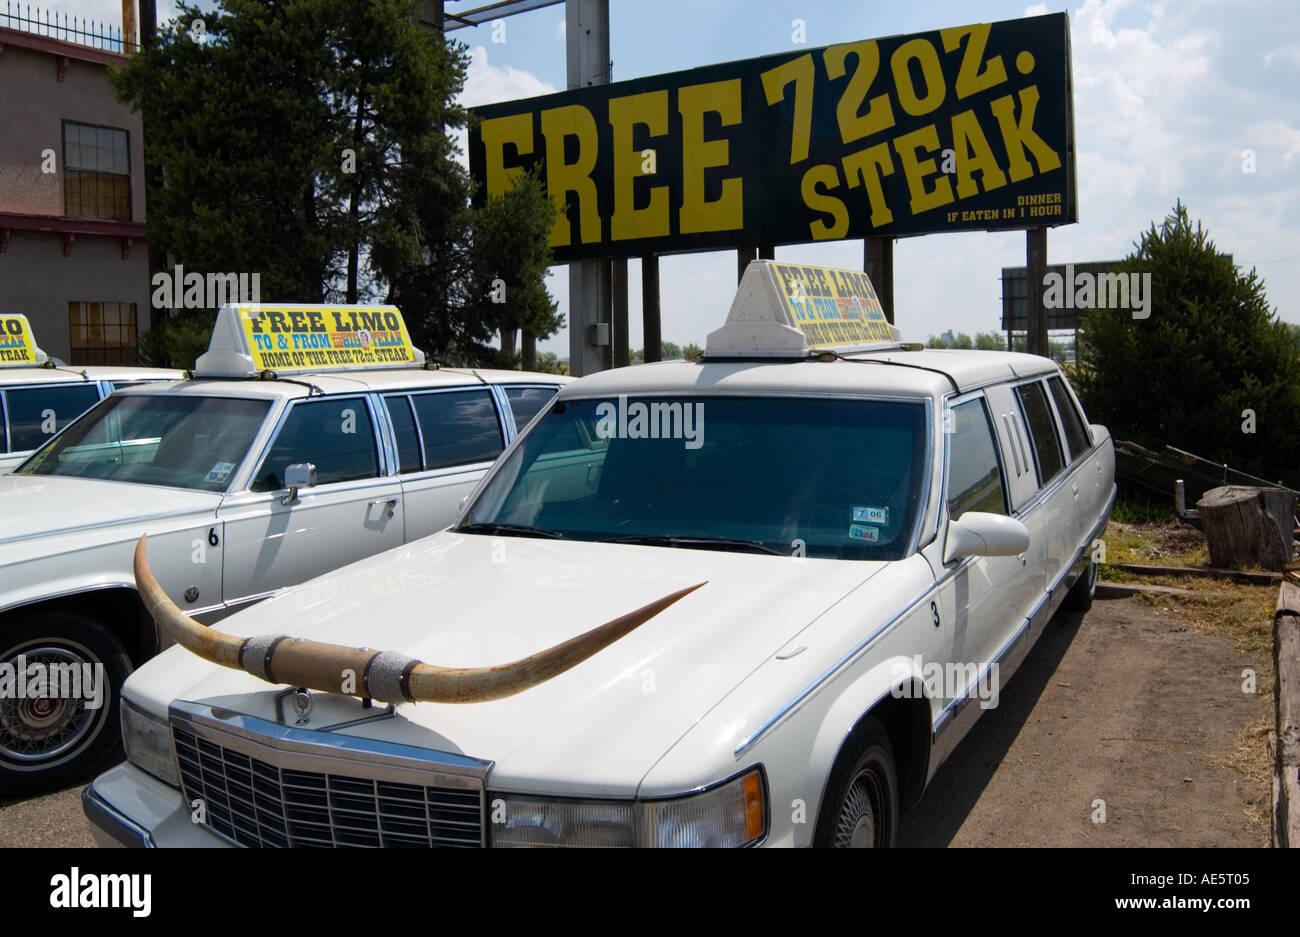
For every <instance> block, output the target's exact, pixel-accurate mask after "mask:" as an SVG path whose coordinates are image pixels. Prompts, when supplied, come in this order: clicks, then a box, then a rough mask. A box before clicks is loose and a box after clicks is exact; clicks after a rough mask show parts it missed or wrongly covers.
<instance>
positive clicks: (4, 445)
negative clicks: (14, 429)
mask: <svg viewBox="0 0 1300 937" xmlns="http://www.w3.org/2000/svg"><path fill="white" fill-rule="evenodd" d="M7 428H8V427H7V426H6V425H5V395H4V394H0V452H10V451H12V450H11V449H10V448H9V446H8V433H7Z"/></svg>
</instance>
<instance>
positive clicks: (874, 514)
mask: <svg viewBox="0 0 1300 937" xmlns="http://www.w3.org/2000/svg"><path fill="white" fill-rule="evenodd" d="M853 519H854V520H855V521H864V522H865V523H868V524H888V523H889V508H860V507H854V508H853Z"/></svg>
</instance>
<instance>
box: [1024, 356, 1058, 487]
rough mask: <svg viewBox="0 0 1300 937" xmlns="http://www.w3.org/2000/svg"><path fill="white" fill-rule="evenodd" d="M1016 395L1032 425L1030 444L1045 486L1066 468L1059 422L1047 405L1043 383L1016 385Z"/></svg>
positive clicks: (1042, 483)
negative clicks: (1057, 422) (1057, 432)
mask: <svg viewBox="0 0 1300 937" xmlns="http://www.w3.org/2000/svg"><path fill="white" fill-rule="evenodd" d="M1016 396H1017V397H1019V398H1020V407H1021V409H1022V410H1023V411H1024V414H1025V423H1026V424H1027V425H1028V426H1029V442H1030V447H1031V448H1032V449H1033V450H1034V462H1035V463H1036V464H1037V466H1038V484H1039V485H1040V486H1042V485H1045V484H1047V483H1048V482H1049V481H1051V480H1052V479H1053V478H1055V477H1056V473H1057V472H1059V471H1060V470H1061V469H1062V468H1064V463H1063V462H1062V461H1061V440H1060V437H1059V436H1057V434H1056V421H1055V420H1053V419H1052V410H1051V408H1050V407H1049V406H1048V405H1047V395H1046V394H1044V393H1043V385H1042V383H1041V382H1038V381H1035V382H1034V383H1033V384H1022V385H1020V386H1019V387H1017V388H1016Z"/></svg>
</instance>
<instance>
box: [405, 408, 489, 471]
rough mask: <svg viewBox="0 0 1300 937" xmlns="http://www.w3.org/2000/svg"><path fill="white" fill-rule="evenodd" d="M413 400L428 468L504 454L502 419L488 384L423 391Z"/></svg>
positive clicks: (425, 465)
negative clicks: (445, 390) (458, 389)
mask: <svg viewBox="0 0 1300 937" xmlns="http://www.w3.org/2000/svg"><path fill="white" fill-rule="evenodd" d="M412 400H413V401H414V403H415V417H416V419H417V420H419V422H420V435H421V436H423V437H424V467H425V468H426V469H436V468H446V467H448V466H451V465H466V464H468V463H471V462H491V461H492V460H493V459H495V458H496V457H497V456H499V455H500V454H501V450H502V448H503V445H502V439H501V422H500V421H499V420H498V419H497V408H496V407H495V406H494V405H493V403H492V394H491V393H490V392H489V391H488V390H487V389H486V388H484V389H483V390H465V391H451V392H449V393H442V394H420V395H417V396H415V397H413V398H412Z"/></svg>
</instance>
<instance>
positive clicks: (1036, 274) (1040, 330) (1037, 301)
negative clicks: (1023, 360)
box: [1025, 227, 1048, 358]
mask: <svg viewBox="0 0 1300 937" xmlns="http://www.w3.org/2000/svg"><path fill="white" fill-rule="evenodd" d="M1025 266H1026V268H1027V271H1026V272H1027V273H1028V283H1027V284H1026V285H1027V286H1028V288H1029V292H1028V296H1027V299H1028V303H1029V325H1028V330H1027V332H1026V341H1025V346H1026V349H1027V350H1028V351H1029V353H1030V354H1031V355H1041V356H1042V357H1044V358H1046V357H1048V347H1047V307H1046V306H1045V305H1043V277H1044V276H1046V275H1047V229H1046V228H1044V227H1038V228H1028V229H1026V231H1025Z"/></svg>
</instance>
